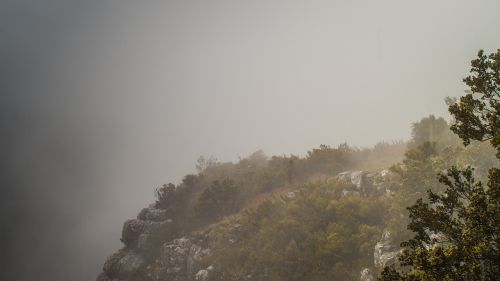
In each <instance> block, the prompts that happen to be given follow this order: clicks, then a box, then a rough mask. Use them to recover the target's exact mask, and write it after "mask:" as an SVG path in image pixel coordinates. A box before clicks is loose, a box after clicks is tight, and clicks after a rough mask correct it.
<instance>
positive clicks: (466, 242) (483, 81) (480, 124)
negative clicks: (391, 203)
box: [379, 50, 500, 281]
mask: <svg viewBox="0 0 500 281" xmlns="http://www.w3.org/2000/svg"><path fill="white" fill-rule="evenodd" d="M471 65H472V68H471V75H470V76H468V77H467V78H465V79H464V82H465V83H466V84H467V85H468V86H469V87H470V92H468V93H467V94H466V95H465V96H463V97H461V98H460V100H459V101H458V102H457V103H455V104H452V105H450V107H449V111H450V113H451V114H452V115H453V117H454V119H455V120H454V124H453V125H452V127H451V129H452V131H453V132H455V133H456V134H457V135H458V136H459V137H460V138H461V139H462V140H463V142H464V144H465V145H469V144H470V142H471V140H477V141H490V143H491V144H492V145H493V147H494V148H495V149H496V151H497V158H498V159H500V50H498V51H497V52H496V53H493V54H491V55H489V56H487V55H485V54H484V52H483V51H482V50H481V51H479V53H478V58H477V59H475V60H473V61H472V63H471ZM439 181H440V182H441V183H442V184H443V185H444V186H445V189H444V191H443V192H441V193H435V192H432V191H430V190H429V191H428V202H424V200H422V199H419V200H418V201H417V203H416V204H415V205H413V206H411V207H410V208H408V210H409V213H410V219H411V222H410V224H409V225H408V228H409V229H410V230H412V231H414V232H415V236H414V238H413V239H410V240H409V241H407V242H404V243H402V246H403V247H404V250H403V253H402V255H401V257H400V262H401V266H402V267H401V269H399V270H397V269H396V268H395V267H386V268H385V269H384V271H383V272H382V275H381V277H380V278H379V280H386V281H388V280H391V281H392V280H498V277H499V276H500V251H499V244H500V238H499V234H500V170H499V169H498V168H495V167H492V168H491V169H490V170H489V176H488V183H487V185H486V186H485V185H484V184H483V183H481V182H478V181H476V180H475V179H474V176H473V169H472V168H466V169H463V170H460V169H459V168H457V167H452V168H451V169H449V170H448V171H447V172H446V173H445V174H441V175H439Z"/></svg>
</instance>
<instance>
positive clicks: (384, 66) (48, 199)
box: [0, 0, 500, 281]
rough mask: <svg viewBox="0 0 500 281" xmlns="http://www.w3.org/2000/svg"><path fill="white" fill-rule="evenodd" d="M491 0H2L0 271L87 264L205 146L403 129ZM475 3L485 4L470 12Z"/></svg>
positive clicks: (489, 16) (401, 132) (453, 81)
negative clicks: (0, 244)
mask: <svg viewBox="0 0 500 281" xmlns="http://www.w3.org/2000/svg"><path fill="white" fill-rule="evenodd" d="M499 10H500V3H499V2H498V1H475V2H474V3H472V2H470V1H439V2H436V1H419V2H418V3H403V2H401V1H247V2H243V1H218V0H216V1H147V2H143V1H141V2H137V1H57V0H55V1H2V2H1V3H0V36H1V37H0V51H1V55H0V58H1V64H0V74H1V75H0V89H1V94H0V114H1V118H0V129H1V132H2V135H1V136H2V137H1V146H0V147H1V148H2V149H1V156H2V157H1V159H2V167H1V170H0V173H1V177H0V178H1V188H2V196H1V200H2V201H1V204H0V208H1V210H0V218H1V224H2V231H1V232H0V233H1V234H0V235H1V236H0V239H1V241H3V242H4V249H3V250H2V254H1V255H2V260H3V265H2V272H1V273H0V279H2V280H55V281H56V280H91V279H94V278H95V277H96V276H97V273H98V272H99V271H100V269H101V267H102V264H103V262H104V260H105V259H106V257H107V255H109V254H111V253H112V252H113V251H114V250H116V249H118V248H119V247H120V246H121V243H120V241H119V236H120V232H121V226H122V223H123V221H124V220H125V219H127V218H131V217H134V216H135V215H136V214H137V212H138V211H139V210H140V209H141V208H142V207H144V206H147V205H148V204H149V203H151V202H153V200H154V197H153V190H154V189H155V188H156V187H158V186H161V185H162V184H164V183H167V182H174V183H176V182H179V181H180V180H181V179H182V177H183V176H184V175H185V174H187V173H192V172H194V171H195V162H196V159H197V158H198V157H199V156H200V155H205V156H213V157H216V158H217V159H219V160H220V161H235V160H237V159H238V158H239V157H240V156H247V155H250V154H251V153H252V152H254V151H257V150H259V149H262V150H263V151H265V153H266V154H267V155H283V154H287V155H289V154H295V155H304V154H305V153H306V152H307V151H308V150H310V149H312V148H313V147H317V146H319V145H320V144H330V145H338V144H341V143H344V142H347V143H348V144H350V145H352V146H356V147H369V146H372V145H375V144H376V143H377V142H379V141H395V140H407V139H408V138H409V137H410V124H411V123H412V122H415V121H416V120H418V119H420V118H421V117H422V116H426V115H429V114H436V115H438V116H447V112H446V107H445V106H444V102H443V101H444V98H445V97H447V96H458V95H461V94H462V93H463V91H464V90H465V88H464V86H463V84H462V83H461V79H462V78H463V77H464V76H465V75H466V69H467V65H468V61H469V58H471V57H473V56H474V55H475V54H476V52H477V50H478V49H480V48H482V49H485V50H488V51H489V50H493V49H496V48H497V47H498V46H500V37H498V36H495V34H497V33H498V30H499V28H500V22H499V21H498V11H499ZM471 19H474V20H471Z"/></svg>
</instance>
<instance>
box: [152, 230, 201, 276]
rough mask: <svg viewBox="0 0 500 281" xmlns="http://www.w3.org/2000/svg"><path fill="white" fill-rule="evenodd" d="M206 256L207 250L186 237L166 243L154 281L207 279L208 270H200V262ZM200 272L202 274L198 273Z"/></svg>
mask: <svg viewBox="0 0 500 281" xmlns="http://www.w3.org/2000/svg"><path fill="white" fill-rule="evenodd" d="M206 254H208V250H206V249H203V248H202V247H201V246H199V245H196V244H194V243H192V242H191V240H190V239H188V238H186V237H183V238H179V239H175V240H173V241H171V242H170V243H166V244H164V245H163V246H162V249H161V252H160V257H159V260H158V265H159V266H158V267H157V268H158V269H157V270H156V272H155V274H154V280H158V281H187V280H204V279H203V278H206V277H208V270H205V271H203V270H202V269H201V267H200V261H201V259H202V258H203V257H204V256H205V255H206ZM201 271H203V272H202V273H200V272H201ZM198 275H199V276H198ZM205 275H206V276H205ZM200 278H202V279H200Z"/></svg>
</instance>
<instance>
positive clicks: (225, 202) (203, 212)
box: [195, 179, 241, 220]
mask: <svg viewBox="0 0 500 281" xmlns="http://www.w3.org/2000/svg"><path fill="white" fill-rule="evenodd" d="M240 201H241V197H240V191H239V189H238V187H237V186H236V185H235V183H234V181H233V180H231V179H224V180H223V181H218V180H216V181H214V182H213V183H212V186H210V187H209V188H207V189H205V190H204V191H203V192H202V193H201V195H200V197H199V198H198V201H197V203H196V205H195V212H196V214H197V216H198V217H199V218H201V219H205V220H212V219H217V218H220V217H222V216H224V215H228V214H231V213H234V212H236V211H238V209H239V208H240V205H241V202H240Z"/></svg>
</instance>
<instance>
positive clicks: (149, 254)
mask: <svg viewBox="0 0 500 281" xmlns="http://www.w3.org/2000/svg"><path fill="white" fill-rule="evenodd" d="M388 176H390V173H389V172H388V171H387V170H383V171H381V172H377V173H370V172H364V171H351V172H344V173H340V174H338V175H337V176H336V177H335V180H337V181H344V182H349V183H350V188H346V189H344V190H342V196H348V195H349V196H362V197H371V196H373V197H375V196H383V197H387V198H389V197H390V194H391V191H390V190H389V189H388V188H387V186H386V185H385V184H384V182H385V179H386V178H387V177H388ZM284 194H285V195H284V197H285V198H289V199H290V200H291V199H293V198H294V191H286V192H285V193H284ZM173 225H174V222H173V220H172V219H171V218H169V216H168V212H167V211H166V210H162V209H158V208H156V207H155V205H154V204H152V205H150V206H149V207H147V208H144V209H143V210H141V211H140V213H139V214H138V216H137V218H136V219H131V220H127V221H126V222H125V223H124V225H123V230H122V237H121V241H122V242H123V243H124V247H123V248H122V249H121V250H119V251H117V252H116V253H114V254H113V255H111V256H110V257H109V258H108V259H107V261H106V262H105V264H104V266H103V272H102V273H101V274H100V275H99V276H98V278H97V281H150V280H154V281H204V280H207V279H208V277H209V276H210V272H211V271H212V270H214V266H213V265H210V264H206V263H205V262H204V260H205V259H204V258H205V257H208V256H210V253H211V250H210V248H211V240H212V236H213V235H216V234H217V232H218V229H219V228H220V227H224V228H225V229H226V230H227V228H228V227H229V228H230V229H231V232H234V233H235V237H236V233H237V231H238V227H239V225H238V222H237V216H233V219H231V220H225V221H224V222H219V223H215V224H213V225H210V226H208V227H205V228H203V229H201V230H197V231H194V232H192V233H190V234H188V235H185V236H183V237H176V238H175V239H171V240H169V241H163V242H162V243H160V244H159V243H158V240H157V239H162V237H166V236H163V235H165V233H168V232H169V229H170V228H173V227H174V226H173ZM231 240H232V239H231V238H228V242H227V243H232V241H231ZM154 245H161V246H160V249H152V247H154ZM398 251H399V249H398V247H397V245H395V243H394V241H392V239H391V234H390V232H388V231H387V230H386V231H384V234H383V236H382V237H381V239H380V241H379V242H378V243H377V244H376V245H375V247H374V249H373V257H374V259H373V264H367V265H366V268H364V269H363V270H362V271H361V272H360V280H362V281H370V280H375V279H376V278H375V276H376V274H378V272H380V270H381V269H382V268H383V267H384V266H385V265H389V264H391V263H394V262H395V260H396V259H397V255H398Z"/></svg>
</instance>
